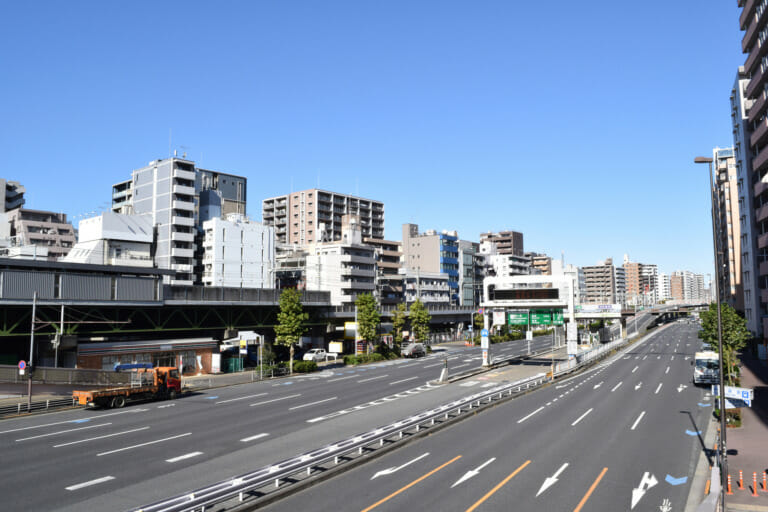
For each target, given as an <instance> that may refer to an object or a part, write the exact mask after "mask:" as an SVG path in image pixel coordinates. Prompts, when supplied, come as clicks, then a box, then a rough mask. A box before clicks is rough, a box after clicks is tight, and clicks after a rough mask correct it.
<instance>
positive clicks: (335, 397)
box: [288, 396, 339, 411]
mask: <svg viewBox="0 0 768 512" xmlns="http://www.w3.org/2000/svg"><path fill="white" fill-rule="evenodd" d="M337 398H339V397H337V396H332V397H331V398H326V399H324V400H318V401H317V402H310V403H308V404H301V405H297V406H295V407H289V408H288V410H289V411H292V410H294V409H301V408H302V407H309V406H310V405H317V404H322V403H323V402H330V401H331V400H336V399H337Z"/></svg>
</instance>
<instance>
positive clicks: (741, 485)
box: [739, 470, 744, 491]
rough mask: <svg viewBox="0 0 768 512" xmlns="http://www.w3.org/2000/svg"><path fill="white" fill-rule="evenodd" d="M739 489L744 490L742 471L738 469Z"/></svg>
mask: <svg viewBox="0 0 768 512" xmlns="http://www.w3.org/2000/svg"><path fill="white" fill-rule="evenodd" d="M739 490H740V491H743V490H744V472H743V471H742V470H739Z"/></svg>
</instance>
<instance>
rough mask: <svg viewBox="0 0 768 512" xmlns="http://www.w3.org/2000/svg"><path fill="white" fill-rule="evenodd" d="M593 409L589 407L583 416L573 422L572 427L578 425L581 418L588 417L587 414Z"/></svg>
mask: <svg viewBox="0 0 768 512" xmlns="http://www.w3.org/2000/svg"><path fill="white" fill-rule="evenodd" d="M592 409H593V408H590V409H589V410H588V411H587V412H585V413H584V414H582V415H581V416H579V417H578V419H577V420H576V421H574V422H573V423H571V426H572V427H575V426H576V425H577V424H578V423H579V422H580V421H581V420H583V419H584V418H586V417H587V414H589V413H591V412H592Z"/></svg>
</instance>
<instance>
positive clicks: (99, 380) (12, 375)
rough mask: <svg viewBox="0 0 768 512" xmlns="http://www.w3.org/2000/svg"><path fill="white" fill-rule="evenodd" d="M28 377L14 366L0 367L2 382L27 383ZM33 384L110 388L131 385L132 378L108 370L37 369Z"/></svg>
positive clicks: (0, 380)
mask: <svg viewBox="0 0 768 512" xmlns="http://www.w3.org/2000/svg"><path fill="white" fill-rule="evenodd" d="M28 379H29V378H28V376H27V375H19V368H18V367H17V366H14V365H0V382H13V383H16V384H18V383H26V382H27V380H28ZM32 381H33V382H42V383H45V384H86V385H94V386H109V385H112V384H129V383H130V382H131V377H130V375H129V374H127V373H120V372H115V371H107V370H89V369H83V368H51V367H47V366H37V367H35V374H34V378H33V379H32Z"/></svg>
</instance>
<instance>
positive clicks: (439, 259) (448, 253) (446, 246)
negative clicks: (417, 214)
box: [403, 224, 459, 304]
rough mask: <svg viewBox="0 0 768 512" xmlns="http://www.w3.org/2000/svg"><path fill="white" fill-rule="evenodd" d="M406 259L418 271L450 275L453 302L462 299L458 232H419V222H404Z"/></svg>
mask: <svg viewBox="0 0 768 512" xmlns="http://www.w3.org/2000/svg"><path fill="white" fill-rule="evenodd" d="M403 262H404V265H405V268H407V269H409V270H413V271H416V272H436V273H441V274H446V275H447V276H448V286H449V287H450V289H451V302H452V303H454V304H458V302H459V236H458V233H456V231H443V232H442V233H438V232H437V231H434V230H429V231H426V232H424V233H419V226H418V225H417V224H403Z"/></svg>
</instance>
